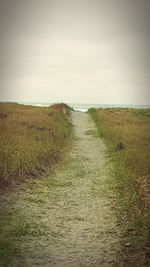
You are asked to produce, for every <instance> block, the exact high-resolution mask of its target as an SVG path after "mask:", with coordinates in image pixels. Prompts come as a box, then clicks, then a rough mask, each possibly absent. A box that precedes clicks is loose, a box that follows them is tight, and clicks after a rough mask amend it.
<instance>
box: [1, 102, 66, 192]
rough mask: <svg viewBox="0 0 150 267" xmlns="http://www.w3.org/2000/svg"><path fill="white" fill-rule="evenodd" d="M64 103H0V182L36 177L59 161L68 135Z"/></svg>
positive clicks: (9, 183) (2, 183)
mask: <svg viewBox="0 0 150 267" xmlns="http://www.w3.org/2000/svg"><path fill="white" fill-rule="evenodd" d="M69 112H70V109H69V107H68V106H67V105H65V104H55V105H53V106H51V107H47V108H46V107H33V106H26V105H19V104H0V186H1V187H5V186H10V185H12V184H13V183H14V182H15V183H16V182H20V181H22V180H25V178H28V177H32V178H35V177H37V176H39V175H41V174H42V173H43V172H46V171H47V170H49V168H50V167H53V165H54V164H55V163H56V162H58V161H59V160H60V159H61V158H62V155H63V153H64V150H65V149H66V148H67V145H68V144H69V141H70V137H71V123H70V121H69V119H68V117H69Z"/></svg>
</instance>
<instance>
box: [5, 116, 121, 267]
mask: <svg viewBox="0 0 150 267" xmlns="http://www.w3.org/2000/svg"><path fill="white" fill-rule="evenodd" d="M72 121H73V124H74V129H75V135H76V139H75V142H74V146H73V148H72V151H71V156H70V158H69V159H68V160H67V161H68V162H67V163H66V164H65V166H64V167H63V170H61V171H60V170H58V171H57V172H56V173H55V175H53V176H51V177H49V178H48V179H43V180H38V181H33V182H31V184H30V187H29V188H26V189H24V190H23V189H22V190H21V192H17V191H16V193H13V194H11V195H9V196H7V195H6V196H5V197H4V198H5V199H3V202H5V205H3V210H5V213H8V214H5V216H3V228H4V229H5V231H6V228H7V227H9V228H10V229H12V230H11V231H12V233H13V231H14V236H15V243H16V244H17V245H18V247H19V253H20V254H18V256H17V257H16V258H12V260H11V263H10V265H9V266H11V267H13V266H21V267H27V266H28V267H34V266H44V267H45V266H46V267H48V266H49V267H53V266H55V267H59V266H60V267H80V266H82V267H109V266H111V267H112V266H117V263H116V253H117V250H118V239H119V233H118V230H117V228H116V218H115V215H114V212H113V208H112V206H113V205H114V203H113V202H114V196H113V192H111V191H110V189H109V187H108V179H109V173H108V171H107V167H106V158H105V146H104V143H103V141H102V140H101V139H100V138H96V126H95V124H94V122H93V121H92V119H91V118H90V116H89V115H88V114H87V113H81V112H72ZM89 130H92V131H95V132H92V131H91V133H92V135H89V134H88V133H90V131H89ZM87 131H89V132H87ZM6 206H9V207H11V208H10V211H9V212H8V211H7V212H6V210H7V207H6ZM3 212H4V211H3ZM10 212H11V214H14V218H13V219H12V220H11V222H9V226H8V223H7V227H6V220H7V217H9V216H10Z"/></svg>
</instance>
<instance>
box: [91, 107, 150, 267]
mask: <svg viewBox="0 0 150 267" xmlns="http://www.w3.org/2000/svg"><path fill="white" fill-rule="evenodd" d="M90 113H91V114H92V116H93V118H94V119H95V121H96V124H97V126H98V129H99V134H100V135H101V136H102V137H103V138H104V141H105V143H106V144H107V147H108V151H109V156H110V158H111V161H112V163H113V166H114V168H113V177H114V179H113V182H114V184H115V188H116V189H117V192H118V224H119V225H121V227H123V230H124V231H123V232H124V234H123V236H122V244H123V257H124V259H125V265H124V266H136V267H137V266H147V265H143V264H148V262H149V260H150V247H149V244H150V240H149V235H150V228H149V223H150V205H149V200H150V153H149V152H150V109H146V110H137V109H97V110H94V109H91V110H90Z"/></svg>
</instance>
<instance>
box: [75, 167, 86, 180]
mask: <svg viewBox="0 0 150 267" xmlns="http://www.w3.org/2000/svg"><path fill="white" fill-rule="evenodd" d="M85 175H86V170H85V169H84V168H83V167H81V168H80V169H78V170H76V172H75V177H78V178H83V177H84V176H85Z"/></svg>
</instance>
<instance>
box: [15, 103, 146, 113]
mask: <svg viewBox="0 0 150 267" xmlns="http://www.w3.org/2000/svg"><path fill="white" fill-rule="evenodd" d="M18 104H23V105H31V106H38V107H49V106H51V105H53V104H54V103H50V102H18ZM66 104H67V105H68V106H70V107H71V108H73V109H74V110H75V111H80V112H87V111H88V109H90V108H135V109H147V108H150V105H128V104H127V105H125V104H124V105H122V104H120V105H119V104H93V103H66Z"/></svg>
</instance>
